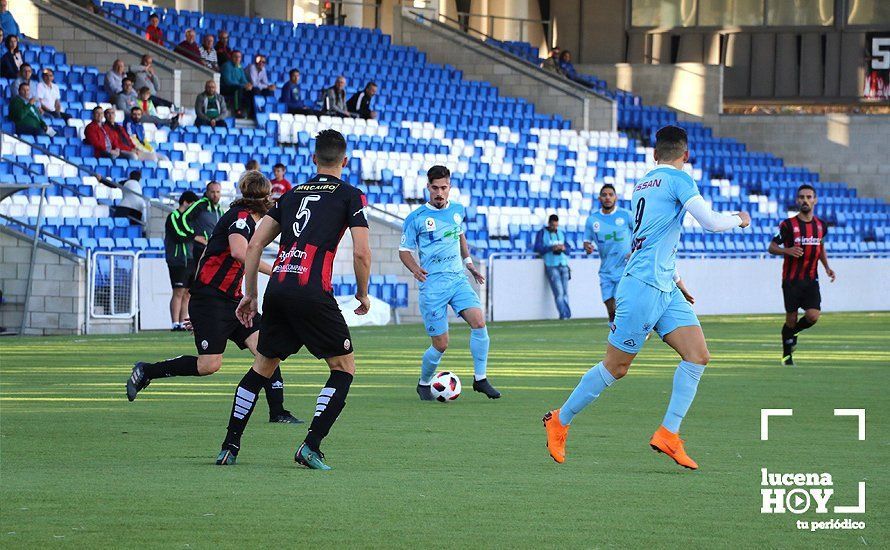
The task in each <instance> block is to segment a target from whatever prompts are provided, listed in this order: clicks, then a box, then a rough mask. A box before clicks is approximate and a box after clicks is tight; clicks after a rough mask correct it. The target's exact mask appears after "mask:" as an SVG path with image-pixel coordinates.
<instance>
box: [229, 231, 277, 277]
mask: <svg viewBox="0 0 890 550" xmlns="http://www.w3.org/2000/svg"><path fill="white" fill-rule="evenodd" d="M247 245H248V241H247V239H246V238H245V237H244V235H239V234H238V233H233V234H231V235H229V251H230V253H231V255H232V258H233V259H235V260H237V261H239V262H241V264H242V265H243V264H244V260H245V258H246V257H247ZM259 272H260V273H263V274H265V275H271V274H272V266H271V265H269V263H268V262H264V261H263V260H262V259H261V260H260V266H259Z"/></svg>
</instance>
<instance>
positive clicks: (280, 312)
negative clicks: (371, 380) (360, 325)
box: [257, 297, 353, 361]
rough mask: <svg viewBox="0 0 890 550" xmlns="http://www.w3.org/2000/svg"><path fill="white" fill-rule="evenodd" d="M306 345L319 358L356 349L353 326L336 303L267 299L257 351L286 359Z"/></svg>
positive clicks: (264, 303) (344, 353)
mask: <svg viewBox="0 0 890 550" xmlns="http://www.w3.org/2000/svg"><path fill="white" fill-rule="evenodd" d="M303 346H306V349H308V350H309V353H311V354H312V355H314V356H315V357H316V358H318V359H325V358H328V357H338V356H340V355H348V354H350V353H352V352H353V346H352V338H351V336H350V335H349V327H348V326H346V321H345V320H344V319H343V314H342V313H340V308H339V307H337V303H336V302H330V303H328V302H307V301H296V300H291V301H288V300H282V299H271V298H269V297H267V298H266V300H264V301H263V322H262V325H261V326H260V340H259V342H258V343H257V351H258V352H259V353H260V354H261V355H264V356H265V357H270V358H271V357H277V358H278V359H281V360H282V361H283V360H285V359H287V358H288V356H289V355H291V354H294V353H297V352H298V351H300V348H302V347H303Z"/></svg>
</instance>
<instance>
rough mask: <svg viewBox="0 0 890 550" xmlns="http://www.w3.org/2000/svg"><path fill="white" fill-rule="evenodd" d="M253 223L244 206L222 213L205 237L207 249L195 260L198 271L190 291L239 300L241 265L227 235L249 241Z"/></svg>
mask: <svg viewBox="0 0 890 550" xmlns="http://www.w3.org/2000/svg"><path fill="white" fill-rule="evenodd" d="M255 228H256V222H255V221H254V219H253V216H251V215H250V210H248V209H247V208H245V207H243V206H236V207H234V208H231V209H230V210H229V211H228V212H226V213H225V214H223V215H222V217H221V218H220V219H219V222H217V224H216V227H214V228H213V232H212V233H211V234H210V239H208V240H207V248H206V249H205V250H204V255H203V256H201V260H200V262H199V263H198V272H197V274H196V275H195V282H194V284H193V285H192V287H191V289H190V292H191V293H193V294H207V295H210V296H220V297H224V298H228V299H230V300H234V301H236V302H237V301H239V300H240V299H241V297H242V296H243V295H244V294H243V293H242V291H241V281H242V279H243V278H244V265H243V264H242V263H241V262H239V261H238V260H236V259H235V258H233V257H232V250H231V249H230V248H229V235H241V236H243V237H244V238H245V239H247V240H248V242H249V241H250V238H251V237H252V236H253V233H254V229H255Z"/></svg>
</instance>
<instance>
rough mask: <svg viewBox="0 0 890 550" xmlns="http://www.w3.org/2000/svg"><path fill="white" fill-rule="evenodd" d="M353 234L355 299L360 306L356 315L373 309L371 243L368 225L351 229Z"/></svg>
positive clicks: (356, 310)
mask: <svg viewBox="0 0 890 550" xmlns="http://www.w3.org/2000/svg"><path fill="white" fill-rule="evenodd" d="M349 232H350V234H351V235H352V268H353V269H354V270H355V283H356V291H355V299H356V300H358V301H359V306H358V307H357V308H355V314H356V315H364V314H366V313H368V311H369V310H370V309H371V300H370V299H369V298H368V281H369V280H370V278H371V244H370V239H369V238H368V235H369V233H370V232H369V231H368V228H367V227H361V226H356V227H352V228H351V229H350V230H349Z"/></svg>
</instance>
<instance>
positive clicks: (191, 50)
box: [173, 29, 204, 65]
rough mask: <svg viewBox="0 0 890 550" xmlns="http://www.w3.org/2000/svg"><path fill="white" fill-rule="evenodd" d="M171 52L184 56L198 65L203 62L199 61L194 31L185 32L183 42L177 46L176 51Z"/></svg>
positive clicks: (199, 52)
mask: <svg viewBox="0 0 890 550" xmlns="http://www.w3.org/2000/svg"><path fill="white" fill-rule="evenodd" d="M173 51H174V52H176V53H178V54H180V55H184V56H185V57H187V58H189V59H191V60H192V61H194V62H195V63H198V64H200V65H203V64H204V62H203V61H202V60H201V48H200V47H199V46H198V43H197V42H196V41H195V30H194V29H186V30H185V40H183V41H182V42H180V43H179V44H177V45H176V49H175V50H173Z"/></svg>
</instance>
